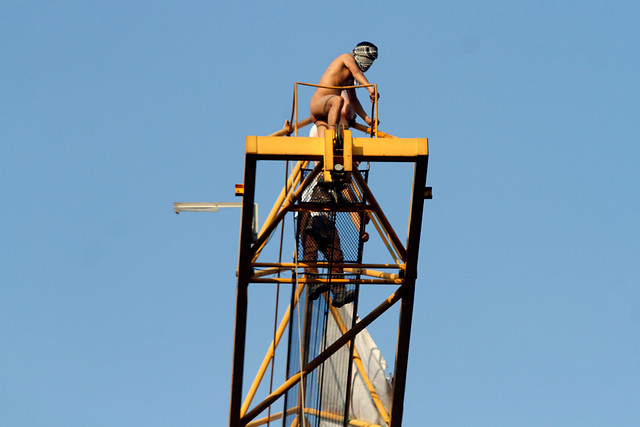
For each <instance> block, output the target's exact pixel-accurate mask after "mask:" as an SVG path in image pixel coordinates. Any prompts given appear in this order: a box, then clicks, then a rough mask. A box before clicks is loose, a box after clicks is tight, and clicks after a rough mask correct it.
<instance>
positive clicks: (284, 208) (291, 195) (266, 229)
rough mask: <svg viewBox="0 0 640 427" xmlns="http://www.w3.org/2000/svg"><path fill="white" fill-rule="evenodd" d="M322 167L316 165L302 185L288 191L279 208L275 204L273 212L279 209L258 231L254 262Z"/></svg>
mask: <svg viewBox="0 0 640 427" xmlns="http://www.w3.org/2000/svg"><path fill="white" fill-rule="evenodd" d="M321 167H322V164H318V165H316V167H315V169H314V170H313V171H312V172H311V173H310V174H309V176H307V177H306V178H305V180H304V182H303V183H302V185H301V186H300V187H298V188H296V189H295V190H294V189H293V188H292V189H291V191H290V192H288V193H287V195H286V196H285V199H284V200H283V202H282V203H281V206H280V208H279V210H278V209H277V208H276V207H275V206H274V210H272V212H274V211H277V212H276V214H275V215H274V216H273V218H272V219H271V220H270V221H265V223H264V225H263V227H262V230H261V231H260V233H258V240H257V241H256V243H255V247H254V248H253V251H254V255H253V257H252V262H255V261H256V259H258V256H259V255H260V251H261V250H262V248H264V245H266V243H267V240H268V236H269V235H270V234H271V232H272V231H273V230H274V229H275V228H276V227H277V225H278V223H279V222H280V220H281V219H282V218H283V217H284V215H285V214H286V213H287V212H288V208H289V207H290V206H291V205H292V204H294V203H295V202H296V201H297V200H298V198H299V197H300V195H301V194H302V192H303V191H304V189H305V188H307V187H308V186H309V184H310V183H311V181H313V180H314V179H315V177H316V175H317V174H318V173H319V172H320V169H321ZM283 192H284V190H283ZM270 216H271V215H270Z"/></svg>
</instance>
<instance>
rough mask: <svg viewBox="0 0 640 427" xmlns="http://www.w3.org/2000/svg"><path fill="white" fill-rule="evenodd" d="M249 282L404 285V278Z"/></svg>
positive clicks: (255, 279) (258, 279)
mask: <svg viewBox="0 0 640 427" xmlns="http://www.w3.org/2000/svg"><path fill="white" fill-rule="evenodd" d="M249 283H332V284H335V285H337V284H339V283H344V284H349V283H354V284H355V283H359V284H362V285H391V284H393V285H402V284H403V283H404V279H335V278H331V279H320V278H313V279H307V278H304V277H299V278H297V279H296V278H292V279H288V278H285V277H279V278H277V277H271V278H264V277H256V276H253V277H252V278H251V279H249Z"/></svg>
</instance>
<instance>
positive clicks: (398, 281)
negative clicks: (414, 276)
mask: <svg viewBox="0 0 640 427" xmlns="http://www.w3.org/2000/svg"><path fill="white" fill-rule="evenodd" d="M333 267H334V268H335V266H333ZM296 282H301V283H331V284H334V285H337V284H340V283H343V284H349V283H359V284H364V285H401V284H403V283H404V279H400V278H398V279H337V278H331V279H322V278H313V279H305V278H297V279H288V278H285V277H270V278H269V277H256V276H253V277H252V278H251V279H250V280H249V283H296Z"/></svg>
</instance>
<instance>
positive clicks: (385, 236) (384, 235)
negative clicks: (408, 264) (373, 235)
mask: <svg viewBox="0 0 640 427" xmlns="http://www.w3.org/2000/svg"><path fill="white" fill-rule="evenodd" d="M355 184H356V185H354V186H353V188H354V189H355V191H356V195H357V196H358V198H359V199H360V200H363V196H362V190H361V189H360V187H359V185H358V182H357V181H356V183H355ZM367 217H368V218H369V219H370V220H371V221H372V222H373V226H374V227H375V229H376V231H377V232H378V235H379V236H380V238H381V239H382V243H383V244H384V245H385V247H386V248H387V250H388V251H389V253H390V254H391V257H392V258H393V260H394V261H395V262H397V263H398V264H400V254H397V253H396V251H395V250H394V248H393V247H392V246H391V244H390V243H389V240H390V238H389V235H388V234H387V233H386V232H383V230H382V227H381V226H380V224H379V223H378V219H377V217H376V215H374V213H373V212H367Z"/></svg>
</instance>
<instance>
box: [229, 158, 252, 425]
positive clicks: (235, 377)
mask: <svg viewBox="0 0 640 427" xmlns="http://www.w3.org/2000/svg"><path fill="white" fill-rule="evenodd" d="M255 187H256V156H255V155H253V154H247V155H246V156H245V163H244V196H243V200H242V217H241V221H240V248H239V254H238V288H237V294H236V323H235V332H234V342H233V368H232V373H231V405H230V409H229V426H230V427H241V425H242V424H241V422H240V410H241V406H242V377H243V371H244V353H245V342H246V335H247V302H248V287H249V280H250V279H251V275H252V269H251V268H250V267H251V244H252V241H253V221H254V207H253V204H254V199H255Z"/></svg>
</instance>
